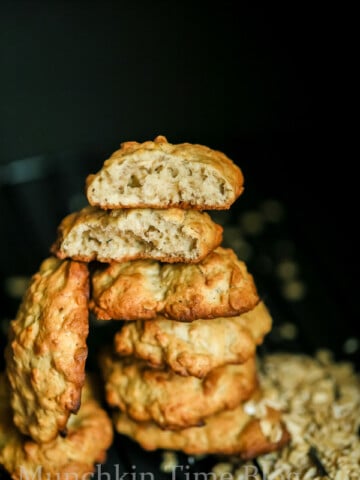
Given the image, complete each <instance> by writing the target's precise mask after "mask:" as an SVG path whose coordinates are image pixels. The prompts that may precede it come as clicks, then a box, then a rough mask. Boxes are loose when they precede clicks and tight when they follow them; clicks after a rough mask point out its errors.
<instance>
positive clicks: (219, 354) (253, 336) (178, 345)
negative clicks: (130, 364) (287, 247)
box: [114, 302, 271, 378]
mask: <svg viewBox="0 0 360 480" xmlns="http://www.w3.org/2000/svg"><path fill="white" fill-rule="evenodd" d="M270 328H271V316H270V314H269V311H268V310H267V308H266V306H265V305H264V304H263V303H262V302H260V303H259V304H258V305H257V306H256V307H255V308H254V309H253V310H251V311H250V312H247V313H244V314H243V315H240V316H239V317H225V318H224V317H219V318H213V319H211V320H203V319H199V320H194V321H193V322H191V323H190V322H177V321H174V320H168V319H166V318H164V317H156V318H155V319H152V320H146V321H141V320H138V321H136V322H125V323H124V325H123V326H122V328H121V330H120V331H119V332H118V333H117V334H116V335H115V338H114V346H115V351H116V352H117V353H118V354H119V355H121V356H129V355H133V356H135V357H137V358H141V359H143V360H146V361H147V362H148V363H149V364H150V365H152V366H154V367H165V366H168V367H169V368H171V369H172V370H173V371H174V372H176V373H177V374H178V375H183V376H188V375H192V376H195V377H199V378H203V377H205V376H206V375H207V374H208V373H209V372H210V371H211V370H213V369H214V368H217V367H220V366H222V365H228V364H240V363H244V362H246V360H248V359H249V358H250V357H251V356H253V355H254V354H255V349H256V345H258V344H260V343H261V342H262V340H263V337H264V335H266V334H267V333H268V332H269V331H270Z"/></svg>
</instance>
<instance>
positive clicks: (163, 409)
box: [100, 352, 257, 429]
mask: <svg viewBox="0 0 360 480" xmlns="http://www.w3.org/2000/svg"><path fill="white" fill-rule="evenodd" d="M100 368H101V370H102V373H103V377H104V381H105V393H106V399H107V402H108V404H109V405H110V406H111V407H118V408H120V410H122V411H124V412H125V413H127V415H129V417H131V418H133V419H134V420H136V421H138V422H146V421H149V420H152V421H154V422H155V423H157V424H158V425H159V426H160V427H161V428H168V429H180V428H184V427H189V426H193V425H200V424H202V422H203V420H204V418H206V417H208V416H209V415H212V414H215V413H216V412H219V411H221V410H224V409H231V408H235V407H237V406H238V405H239V404H240V403H241V402H242V401H244V400H246V399H248V398H249V397H250V395H251V394H252V393H253V391H254V390H255V388H256V386H257V376H256V368H255V360H254V358H251V359H249V360H248V361H247V362H246V363H244V364H242V365H227V366H224V367H219V368H217V369H214V370H212V371H211V372H210V373H209V374H208V375H207V376H206V377H205V378H204V379H202V380H201V379H199V378H196V377H183V376H180V375H176V374H175V373H174V372H172V371H171V370H160V369H153V368H149V366H148V365H147V364H146V363H144V362H141V361H139V360H136V359H134V358H127V359H119V358H116V357H114V355H112V354H109V353H107V352H106V353H102V354H101V356H100Z"/></svg>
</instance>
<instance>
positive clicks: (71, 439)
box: [0, 374, 113, 480]
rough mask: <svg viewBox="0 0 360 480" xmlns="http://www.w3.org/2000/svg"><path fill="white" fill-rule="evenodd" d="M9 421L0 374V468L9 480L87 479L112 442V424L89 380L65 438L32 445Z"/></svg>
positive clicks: (6, 392) (7, 399)
mask: <svg viewBox="0 0 360 480" xmlns="http://www.w3.org/2000/svg"><path fill="white" fill-rule="evenodd" d="M11 417H12V415H11V406H10V392H9V385H8V383H7V379H6V378H5V375H4V374H0V465H2V466H3V467H4V468H5V470H7V471H8V472H9V474H10V475H11V478H12V479H13V480H21V479H26V478H29V479H30V478H39V479H41V480H49V478H56V479H57V480H69V479H70V478H84V479H85V476H86V474H88V475H89V477H90V474H91V473H93V472H94V465H95V464H96V463H102V462H104V461H105V459H106V450H107V449H108V448H109V447H110V445H111V443H112V440H113V425H112V421H111V419H110V418H109V416H108V415H107V413H106V412H105V410H104V409H103V408H101V406H100V404H99V402H98V401H97V400H96V399H95V388H94V385H93V380H91V379H89V378H87V380H86V383H85V385H84V388H83V391H82V402H81V408H80V410H79V412H78V414H77V415H72V416H71V417H70V419H69V422H68V429H67V435H66V436H65V437H62V436H60V435H59V436H57V437H56V438H55V439H53V440H51V441H50V442H47V443H41V444H39V443H36V442H34V441H33V440H29V438H28V437H25V436H23V435H22V434H21V433H20V432H19V431H18V430H17V428H16V427H15V425H14V424H13V422H12V418H11ZM86 478H88V477H86Z"/></svg>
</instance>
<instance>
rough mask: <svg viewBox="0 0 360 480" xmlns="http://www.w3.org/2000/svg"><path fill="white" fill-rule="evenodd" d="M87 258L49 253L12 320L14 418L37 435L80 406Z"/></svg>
mask: <svg viewBox="0 0 360 480" xmlns="http://www.w3.org/2000/svg"><path fill="white" fill-rule="evenodd" d="M88 277H89V274H88V269H87V266H86V264H82V263H78V262H73V261H71V260H65V261H62V260H59V259H57V258H54V257H50V258H48V259H46V260H44V261H43V262H42V264H41V266H40V270H39V272H38V273H36V274H35V275H34V276H33V277H32V280H31V283H30V285H29V287H28V290H27V292H26V294H25V296H24V299H23V301H22V304H21V305H20V308H19V310H18V313H17V316H16V319H15V320H13V321H12V322H11V324H10V332H9V340H8V346H7V348H6V353H5V357H6V358H5V359H6V373H7V376H8V378H9V381H10V384H11V387H12V389H11V405H12V408H13V410H14V422H15V424H16V426H17V427H18V428H19V429H20V431H21V432H22V433H24V434H26V435H30V436H31V437H32V438H33V439H34V440H35V441H38V442H48V441H50V440H52V439H54V438H55V437H56V436H57V435H58V433H59V431H64V430H65V428H66V423H67V420H68V418H69V415H70V414H71V413H76V412H77V411H78V409H79V407H80V398H81V389H82V386H83V384H84V379H85V361H86V358H87V346H86V339H87V335H88V329H89V326H88V305H87V304H88V294H89V278H88Z"/></svg>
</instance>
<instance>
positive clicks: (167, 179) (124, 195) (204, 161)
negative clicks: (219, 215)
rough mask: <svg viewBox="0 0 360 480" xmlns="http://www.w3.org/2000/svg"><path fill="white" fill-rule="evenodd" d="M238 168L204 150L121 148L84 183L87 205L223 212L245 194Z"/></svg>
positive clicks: (153, 145) (154, 145)
mask: <svg viewBox="0 0 360 480" xmlns="http://www.w3.org/2000/svg"><path fill="white" fill-rule="evenodd" d="M243 183H244V178H243V174H242V172H241V170H240V168H239V167H238V166H237V165H236V164H235V163H234V162H233V161H232V160H231V159H230V158H228V157H227V156H226V155H225V154H224V153H222V152H219V151H217V150H213V149H211V148H209V147H207V146H204V145H198V144H191V143H180V144H171V143H169V142H168V141H167V139H166V138H165V137H164V136H161V135H159V136H158V137H156V138H155V140H154V141H146V142H144V143H138V142H125V143H122V144H121V148H120V149H119V150H117V151H115V152H114V153H113V154H112V155H111V157H110V158H109V159H108V160H106V161H105V163H104V165H103V167H102V168H101V170H100V171H99V172H98V173H96V174H95V175H89V176H88V177H87V180H86V195H87V198H88V201H89V203H90V204H91V205H96V206H99V207H101V208H103V209H114V208H134V207H136V208H144V207H150V208H171V207H179V208H191V209H198V210H212V209H216V210H224V209H228V208H230V206H231V204H232V203H233V202H234V201H235V200H236V199H237V198H238V197H239V195H240V194H241V192H242V191H243Z"/></svg>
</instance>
